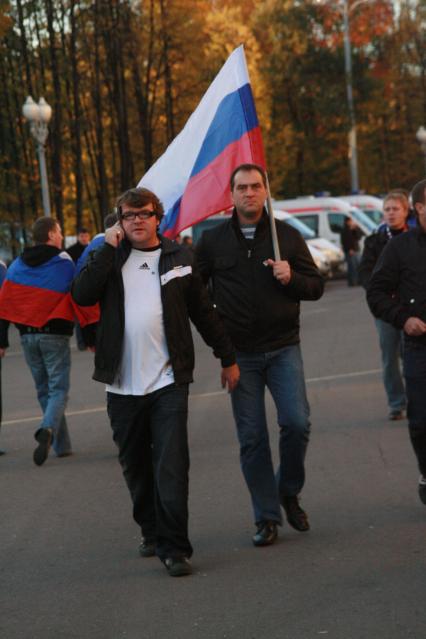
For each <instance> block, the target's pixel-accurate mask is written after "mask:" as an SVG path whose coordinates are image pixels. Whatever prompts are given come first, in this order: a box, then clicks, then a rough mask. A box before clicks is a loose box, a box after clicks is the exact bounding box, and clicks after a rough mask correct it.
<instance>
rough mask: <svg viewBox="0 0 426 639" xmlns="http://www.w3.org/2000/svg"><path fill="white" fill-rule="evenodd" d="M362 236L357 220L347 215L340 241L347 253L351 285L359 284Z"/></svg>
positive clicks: (349, 283)
mask: <svg viewBox="0 0 426 639" xmlns="http://www.w3.org/2000/svg"><path fill="white" fill-rule="evenodd" d="M361 237H362V231H361V229H360V228H359V226H358V225H357V224H356V222H355V221H354V220H353V219H352V218H351V217H345V222H344V226H343V229H342V232H341V233H340V242H341V245H342V249H343V252H344V254H345V259H346V264H347V278H348V285H349V286H357V285H358V267H359V260H360V250H359V241H360V239H361Z"/></svg>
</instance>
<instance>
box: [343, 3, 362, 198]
mask: <svg viewBox="0 0 426 639" xmlns="http://www.w3.org/2000/svg"><path fill="white" fill-rule="evenodd" d="M356 4H360V3H356ZM354 6H355V5H353V6H352V7H351V9H353V8H354ZM343 45H344V51H345V78H346V95H347V98H348V111H349V120H350V130H349V135H348V139H349V166H350V171H351V191H352V193H357V192H358V191H359V179H358V152H357V141H356V119H355V108H354V98H353V92H352V54H351V42H350V35H349V6H348V0H343Z"/></svg>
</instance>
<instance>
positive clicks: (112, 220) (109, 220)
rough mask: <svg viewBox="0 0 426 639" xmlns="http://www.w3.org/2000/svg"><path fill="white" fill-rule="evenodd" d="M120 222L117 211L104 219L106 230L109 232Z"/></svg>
mask: <svg viewBox="0 0 426 639" xmlns="http://www.w3.org/2000/svg"><path fill="white" fill-rule="evenodd" d="M117 222H118V214H117V211H113V212H112V213H108V215H105V217H104V229H105V230H107V229H109V228H111V226H114V224H116V223H117Z"/></svg>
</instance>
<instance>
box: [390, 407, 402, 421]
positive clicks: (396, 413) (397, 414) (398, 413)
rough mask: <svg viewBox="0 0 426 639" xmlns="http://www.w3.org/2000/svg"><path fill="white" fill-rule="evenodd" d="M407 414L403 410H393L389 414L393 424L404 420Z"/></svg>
mask: <svg viewBox="0 0 426 639" xmlns="http://www.w3.org/2000/svg"><path fill="white" fill-rule="evenodd" d="M404 418H405V414H404V411H403V410H391V412H390V413H389V419H390V421H391V422H398V421H399V420H400V419H404Z"/></svg>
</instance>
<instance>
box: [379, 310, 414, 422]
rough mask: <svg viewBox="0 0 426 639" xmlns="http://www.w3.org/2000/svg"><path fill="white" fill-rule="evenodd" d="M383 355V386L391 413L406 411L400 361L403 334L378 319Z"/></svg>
mask: <svg viewBox="0 0 426 639" xmlns="http://www.w3.org/2000/svg"><path fill="white" fill-rule="evenodd" d="M375 321H376V328H377V332H378V333H379V339H380V350H381V353H382V367H383V384H384V387H385V391H386V395H387V398H388V406H389V409H390V410H391V411H400V410H404V409H405V407H406V405H407V400H406V397H405V389H404V382H403V381H402V375H401V368H400V364H399V362H400V359H401V356H402V350H403V349H402V337H403V336H402V334H401V331H400V330H399V329H397V328H394V327H393V326H392V324H388V323H387V322H384V321H383V320H381V319H376V320H375Z"/></svg>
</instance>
